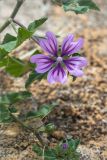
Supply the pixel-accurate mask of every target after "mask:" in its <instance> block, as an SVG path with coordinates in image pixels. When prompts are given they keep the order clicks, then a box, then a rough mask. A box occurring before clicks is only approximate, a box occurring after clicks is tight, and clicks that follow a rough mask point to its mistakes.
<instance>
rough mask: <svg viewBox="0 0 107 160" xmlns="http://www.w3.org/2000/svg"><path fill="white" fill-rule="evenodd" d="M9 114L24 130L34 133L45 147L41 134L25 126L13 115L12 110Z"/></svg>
mask: <svg viewBox="0 0 107 160" xmlns="http://www.w3.org/2000/svg"><path fill="white" fill-rule="evenodd" d="M9 113H10V115H11V117H12V118H13V119H14V120H15V121H16V122H17V123H19V124H20V125H21V126H22V127H23V128H25V129H26V130H27V131H30V132H32V133H33V134H34V135H35V136H36V137H37V139H38V140H39V142H40V143H41V145H42V147H44V146H45V143H44V141H43V139H42V138H41V136H40V134H39V133H38V132H37V131H35V130H34V129H33V128H31V127H29V126H27V125H25V124H24V123H23V122H22V121H21V120H19V119H18V118H17V117H16V116H15V115H14V114H12V113H11V112H10V110H9Z"/></svg>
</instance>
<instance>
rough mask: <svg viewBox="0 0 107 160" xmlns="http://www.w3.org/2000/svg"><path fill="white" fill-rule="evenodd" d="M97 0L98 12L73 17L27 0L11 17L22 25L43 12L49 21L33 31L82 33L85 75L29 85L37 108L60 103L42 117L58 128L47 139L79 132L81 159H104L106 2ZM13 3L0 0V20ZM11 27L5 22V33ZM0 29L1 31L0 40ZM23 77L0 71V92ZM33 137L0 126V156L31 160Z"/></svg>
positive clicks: (4, 159) (27, 45) (106, 158)
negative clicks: (74, 79)
mask: <svg viewBox="0 0 107 160" xmlns="http://www.w3.org/2000/svg"><path fill="white" fill-rule="evenodd" d="M96 1H97V2H98V4H99V5H100V6H101V12H99V13H98V12H94V11H93V12H91V13H87V14H85V15H78V16H77V15H75V14H73V13H71V12H68V13H66V14H65V13H64V11H63V10H62V9H61V8H59V7H57V6H54V7H53V6H52V5H51V4H50V2H49V1H48V2H47V3H46V4H45V5H44V3H43V1H36V0H26V2H25V4H24V5H23V6H22V8H21V10H20V12H19V14H18V15H17V17H16V19H17V20H18V21H20V22H21V23H23V24H24V25H26V26H27V25H28V23H29V22H30V21H32V20H33V19H37V18H40V17H42V16H48V17H49V19H48V21H47V22H46V24H44V25H43V27H41V29H40V30H39V31H37V33H36V34H41V35H42V34H44V33H45V32H46V31H47V30H51V31H54V32H55V33H57V34H58V35H60V36H61V37H60V39H61V40H62V38H63V37H64V36H65V35H66V34H67V33H69V32H72V33H75V35H76V37H79V36H83V37H84V38H85V46H84V50H83V54H84V55H85V56H87V58H88V61H89V66H88V67H87V69H86V70H85V73H86V74H85V76H84V77H82V78H78V79H77V80H76V81H75V82H74V83H72V82H71V80H70V79H69V81H68V83H67V84H65V85H63V86H62V85H58V84H55V85H49V84H48V83H47V82H46V81H44V80H43V81H41V82H39V83H34V84H33V85H32V86H31V87H30V90H31V91H32V93H33V95H34V97H35V98H36V104H35V107H36V108H37V107H38V106H39V105H40V104H44V103H50V102H54V101H56V102H58V103H59V105H58V106H57V109H56V110H55V111H54V112H53V113H52V115H50V116H49V117H48V119H45V121H46V122H47V121H49V120H50V121H52V122H54V123H55V125H56V127H57V130H56V131H55V132H54V133H53V134H52V135H51V140H52V143H56V141H57V140H59V139H61V138H63V137H64V136H65V135H70V136H73V137H74V138H77V137H79V138H80V139H81V145H80V148H79V149H80V151H81V153H82V156H81V160H107V144H106V143H105V142H107V21H106V19H107V1H106V0H103V1H102V0H96ZM13 5H15V1H14V0H5V1H3V0H1V1H0V25H1V24H2V23H3V21H4V20H5V19H6V18H7V17H8V15H9V13H10V12H11V10H12V7H13ZM4 8H5V9H4ZM26 11H27V12H26ZM41 11H42V12H41ZM11 31H12V30H11V29H10V27H9V28H8V29H7V30H6V31H5V32H11ZM5 32H4V33H2V34H1V35H0V40H1V39H2V37H3V35H4V34H5ZM12 32H13V31H12ZM13 33H14V32H13ZM60 39H59V40H60ZM34 47H35V44H33V43H30V42H26V43H25V44H24V45H23V46H22V48H21V49H18V50H17V52H18V53H19V54H20V55H23V54H24V53H27V52H29V50H31V49H32V48H34ZM26 78H27V75H26V76H25V77H24V78H17V79H14V78H11V77H10V76H9V75H6V73H5V72H1V73H0V81H1V86H0V89H1V92H2V93H3V92H8V91H13V90H15V91H18V90H21V89H23V88H24V81H25V79H26ZM41 97H42V99H41ZM27 104H28V103H27ZM27 104H26V103H24V104H21V111H23V112H25V111H26V110H25V108H27V110H28V109H29V105H27ZM30 106H31V105H30ZM59 128H60V129H59ZM35 141H36V139H34V137H33V136H32V134H31V135H29V134H28V133H25V132H23V131H22V130H21V128H20V127H19V126H17V127H16V124H12V125H5V126H2V125H1V130H0V160H32V159H34V158H35V154H34V153H33V152H32V149H31V148H32V145H33V144H34V143H35Z"/></svg>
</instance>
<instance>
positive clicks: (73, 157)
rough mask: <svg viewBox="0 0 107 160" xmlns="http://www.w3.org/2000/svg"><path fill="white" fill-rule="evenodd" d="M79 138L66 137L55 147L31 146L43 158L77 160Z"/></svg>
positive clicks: (48, 159) (47, 159)
mask: <svg viewBox="0 0 107 160" xmlns="http://www.w3.org/2000/svg"><path fill="white" fill-rule="evenodd" d="M79 142H80V141H79V140H73V139H72V138H70V139H66V140H64V141H62V142H60V143H59V144H57V145H56V146H55V147H53V148H51V147H44V148H43V149H42V148H41V147H40V146H38V145H34V146H33V151H34V152H36V154H37V155H38V156H40V157H43V159H44V160H50V159H51V160H79V158H80V153H79V152H78V151H77V147H78V145H79Z"/></svg>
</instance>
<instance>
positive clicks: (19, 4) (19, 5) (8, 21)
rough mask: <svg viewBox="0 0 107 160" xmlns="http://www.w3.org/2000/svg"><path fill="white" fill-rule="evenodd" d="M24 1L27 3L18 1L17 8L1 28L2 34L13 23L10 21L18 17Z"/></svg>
mask: <svg viewBox="0 0 107 160" xmlns="http://www.w3.org/2000/svg"><path fill="white" fill-rule="evenodd" d="M24 1H25V0H17V3H16V6H15V8H14V9H13V11H12V13H11V15H10V16H9V18H8V19H7V20H6V21H5V22H4V24H3V25H2V26H1V27H0V33H1V32H2V31H3V30H5V28H6V27H7V26H9V25H10V23H11V22H10V19H13V18H14V17H15V16H16V14H17V12H18V11H19V9H20V7H21V6H22V4H23V2H24Z"/></svg>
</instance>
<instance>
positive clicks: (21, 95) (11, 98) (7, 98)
mask: <svg viewBox="0 0 107 160" xmlns="http://www.w3.org/2000/svg"><path fill="white" fill-rule="evenodd" d="M29 97H31V93H30V92H27V91H20V92H12V93H7V94H3V95H2V96H0V105H4V104H8V105H9V104H14V103H16V102H18V101H22V100H25V99H26V98H29Z"/></svg>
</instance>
